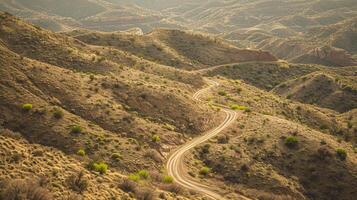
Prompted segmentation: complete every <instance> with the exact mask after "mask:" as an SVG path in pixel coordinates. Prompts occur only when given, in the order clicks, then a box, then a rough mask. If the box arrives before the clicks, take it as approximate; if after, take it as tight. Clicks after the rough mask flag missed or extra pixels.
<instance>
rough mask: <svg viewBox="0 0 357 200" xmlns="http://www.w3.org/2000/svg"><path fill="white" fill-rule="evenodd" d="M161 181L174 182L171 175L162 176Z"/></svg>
mask: <svg viewBox="0 0 357 200" xmlns="http://www.w3.org/2000/svg"><path fill="white" fill-rule="evenodd" d="M162 182H164V183H173V182H174V178H173V177H172V176H168V175H166V176H164V177H163V178H162Z"/></svg>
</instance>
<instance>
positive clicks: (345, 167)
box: [0, 0, 357, 200]
mask: <svg viewBox="0 0 357 200" xmlns="http://www.w3.org/2000/svg"><path fill="white" fill-rule="evenodd" d="M36 2H37V3H38V4H37V5H41V9H40V8H39V7H36V6H34V5H35V4H31V5H28V2H27V1H26V2H24V1H18V0H14V1H9V0H6V1H4V3H1V4H0V5H1V9H3V8H4V7H5V8H6V9H9V8H11V9H14V8H18V10H26V13H27V14H29V13H35V14H34V15H32V14H31V15H28V16H38V14H39V13H41V16H46V15H50V13H53V12H52V11H51V9H53V6H54V5H57V4H52V3H51V1H40V0H38V1H37V0H36ZM58 2H59V3H61V1H58ZM87 2H90V3H89V4H87ZM137 2H138V3H142V4H140V5H141V6H144V5H148V4H145V2H143V1H137ZM158 2H161V1H158ZM175 2H176V3H177V1H167V2H166V3H165V4H163V5H162V6H158V7H153V8H152V9H154V10H155V11H150V10H146V11H145V12H159V11H160V13H161V12H165V13H175V12H176V13H177V12H178V10H180V11H182V14H183V16H185V20H187V21H189V20H190V19H191V17H192V19H198V18H200V19H201V18H202V19H205V18H204V17H203V16H207V19H206V20H209V18H210V17H209V16H210V12H208V13H206V12H204V11H205V9H204V8H208V7H209V8H212V7H215V8H216V10H220V7H222V6H226V7H229V8H231V7H236V6H237V4H236V3H237V2H236V1H219V2H218V1H209V2H208V3H207V2H206V1H197V2H196V3H195V2H192V1H190V0H185V1H183V2H182V4H180V6H177V7H173V5H174V4H173V3H175ZM242 2H243V1H242ZM329 2H330V1H329ZM331 2H334V1H331ZM346 2H347V3H348V1H346ZM117 3H123V4H117ZM124 3H125V4H124ZM146 3H147V2H146ZM317 3H318V2H315V1H312V2H311V3H310V4H309V5H310V6H311V8H314V10H309V9H307V10H306V12H308V13H310V12H312V11H316V9H323V11H321V12H325V11H326V12H328V10H331V9H332V10H333V9H334V8H335V7H336V6H337V5H336V4H331V5H334V6H333V7H328V6H327V7H325V6H317V7H316V5H318V4H317ZM320 3H321V2H320ZM73 4H79V5H82V6H84V5H86V6H87V5H91V6H93V7H89V8H88V7H86V6H84V7H77V6H74V5H73V9H74V8H78V9H79V8H86V9H88V10H86V12H84V13H75V11H73V10H69V11H70V12H68V13H66V12H64V10H65V9H66V8H63V9H61V10H62V11H61V12H60V11H59V10H56V14H55V15H54V14H53V15H51V16H52V17H53V18H51V17H49V18H47V17H46V19H51V20H52V19H53V20H58V19H61V20H67V19H69V20H68V21H67V22H71V23H72V22H74V23H78V21H82V22H84V21H86V20H89V21H90V20H93V18H92V17H93V15H94V16H96V17H98V16H103V15H106V14H108V13H109V12H108V8H110V7H112V6H113V5H115V6H116V7H115V8H117V9H120V8H122V6H123V7H125V8H132V7H133V5H132V4H131V3H130V2H128V1H116V0H111V1H104V0H98V1H97V0H95V1H92V0H90V1H89V0H88V1H86V0H80V1H77V0H76V1H73ZM244 4H245V5H246V6H251V10H249V11H252V9H253V8H254V9H256V8H255V6H256V5H260V6H261V7H262V9H263V8H265V10H264V9H263V10H260V11H259V12H263V11H265V12H263V13H265V14H269V15H272V14H276V15H277V14H279V12H278V13H275V12H272V11H271V12H268V11H269V9H271V4H273V5H277V4H274V2H270V4H269V3H267V2H266V1H249V2H246V1H244ZM25 5H26V7H28V8H26V9H24V6H25ZM188 5H190V8H193V9H194V10H192V12H190V11H187V12H184V10H186V7H185V6H188ZM289 5H290V4H283V8H284V9H287V8H289V7H288V6H289ZM292 5H295V6H296V9H297V10H299V9H302V8H305V7H304V6H305V5H306V2H305V1H296V2H294V4H292ZM339 5H340V4H339ZM341 5H342V4H341ZM343 5H345V4H343ZM19 6H22V7H19ZM60 6H67V7H70V6H71V4H61V5H60ZM134 7H135V6H134ZM238 7H239V6H238ZM345 7H352V5H351V4H346V5H345ZM30 8H31V9H30ZM61 8H62V7H61ZM71 9H72V8H71ZM103 9H104V11H103ZM135 9H142V8H135ZM254 9H253V10H254ZM279 9H280V8H279ZM110 11H113V10H110ZM116 11H118V10H116ZM116 11H115V12H116ZM132 11H133V10H132ZM199 11H202V13H201V12H199ZM210 11H211V10H210ZM228 11H229V10H227V12H228ZM113 12H114V11H113ZM257 12H258V11H257ZM119 13H120V12H119ZM204 13H205V14H207V15H205V14H204ZM232 13H233V12H232ZM232 13H231V14H232ZM253 13H254V12H253ZM285 13H286V12H282V11H281V12H280V15H284V14H285ZM292 13H293V12H292ZM117 14H118V13H117ZM194 14H197V16H196V17H195V15H194ZM216 14H217V13H216ZM221 14H223V13H221ZM59 15H63V16H62V17H64V18H62V17H60V18H59ZM65 15H68V16H65ZM160 15H161V14H160ZM108 16H111V15H108ZM114 16H115V15H114ZM120 16H121V15H120ZM150 16H151V15H150ZM189 16H190V17H189ZM218 16H220V15H216V17H217V18H218ZM121 17H123V16H121ZM176 17H177V18H180V17H179V16H176ZM95 19H97V18H95ZM249 19H251V20H253V21H254V20H257V19H254V18H249ZM296 19H300V18H296ZM61 20H60V21H58V22H59V24H60V26H61V27H63V26H66V27H69V28H68V29H66V30H68V31H66V32H61V33H55V32H52V31H50V30H46V29H43V28H41V27H39V26H36V25H33V24H31V23H28V22H26V21H23V20H22V19H19V18H16V17H14V16H13V15H11V14H8V13H0V77H1V79H0V110H1V112H0V155H1V156H0V199H1V200H16V199H19V198H24V199H41V200H52V199H76V200H77V199H93V200H94V199H103V200H104V199H137V200H143V199H145V200H152V199H167V200H173V199H182V200H186V199H193V200H199V199H205V198H207V197H205V196H204V195H203V194H202V193H201V192H200V191H199V190H195V188H183V187H182V185H180V184H179V183H178V181H177V180H176V179H174V178H173V177H172V176H169V172H168V171H169V170H166V167H165V166H166V163H167V160H168V158H169V157H170V155H171V154H173V152H174V151H175V149H177V148H178V147H181V145H184V144H186V145H187V144H188V145H189V146H192V143H188V142H189V141H192V140H194V141H195V139H197V138H198V139H200V138H201V137H199V136H202V137H203V138H205V137H208V136H209V134H208V133H212V132H216V133H217V136H216V137H212V138H209V139H208V140H206V141H204V142H203V143H202V144H200V145H199V146H197V147H196V148H193V147H192V148H191V149H189V150H190V151H186V152H185V153H184V154H183V158H182V160H181V161H180V160H178V162H180V163H179V164H177V165H178V168H179V170H180V171H181V170H182V171H183V172H184V173H185V176H184V177H185V178H187V177H188V179H189V180H195V181H197V182H198V183H199V184H205V185H206V184H208V185H210V186H214V188H215V190H214V191H218V192H217V193H218V194H219V195H222V196H223V197H224V198H226V199H239V198H241V197H242V196H245V197H246V198H250V199H331V198H333V199H337V198H341V199H347V200H350V199H351V200H352V199H354V197H355V196H356V191H355V188H356V187H357V177H356V174H357V168H356V166H357V157H356V152H357V151H356V145H357V137H356V134H355V133H356V130H357V118H356V79H355V76H356V67H354V66H351V67H341V66H340V67H331V66H323V65H316V64H292V63H289V62H287V61H281V60H277V59H276V58H275V57H274V56H273V55H272V54H271V53H269V52H266V51H262V50H251V49H244V48H238V47H236V46H234V45H232V44H231V43H229V42H228V41H226V40H224V39H222V38H219V37H216V36H213V35H209V34H204V33H198V32H194V31H187V30H185V31H184V30H169V29H155V30H153V31H151V32H147V33H141V31H140V30H138V29H132V30H131V31H127V32H118V31H116V32H101V31H99V30H96V31H93V30H86V29H80V30H71V29H72V28H73V27H77V26H69V25H68V26H67V25H64V23H63V21H61ZM175 20H178V19H175ZM185 20H183V21H185ZM210 20H212V18H211V19H210ZM286 20H289V19H286ZM300 20H302V21H304V20H303V19H300ZM114 21H115V20H114ZM155 21H156V20H155ZM228 21H229V20H228ZM321 21H323V20H322V19H321ZM116 22H117V21H116ZM156 22H157V21H156ZM102 23H103V25H104V26H106V24H105V23H104V22H103V21H102V22H100V21H97V25H100V24H102ZM197 23H199V22H198V21H197ZM287 23H288V22H287ZM321 23H322V22H321ZM149 24H150V23H149ZM202 24H203V23H202ZM97 25H93V27H96V26H97ZM107 25H108V26H106V27H112V26H113V27H116V24H115V23H114V24H112V23H108V24H107ZM203 25H204V24H203ZM222 25H223V24H222ZM125 26H126V25H125ZM197 27H198V28H199V26H197ZM95 29H97V28H95ZM108 29H110V28H108ZM61 30H64V29H61ZM282 33H284V34H293V32H290V31H289V32H286V31H279V34H282ZM264 35H265V32H263V31H262V32H259V33H258V32H257V35H256V36H254V37H256V39H257V40H259V38H260V37H261V38H260V39H263V38H264ZM243 46H245V45H244V43H243V44H242V47H243ZM312 46H313V45H312ZM339 48H342V46H340V47H339ZM344 51H349V50H346V49H345V50H344ZM292 57H294V56H292ZM208 83H210V84H208ZM213 83H214V84H213ZM205 88H206V89H205ZM197 91H200V92H199V93H197ZM194 94H195V95H194ZM197 94H200V95H199V98H198V99H199V101H198V100H197V98H193V96H195V97H197ZM222 109H223V110H222ZM226 109H229V110H230V111H229V112H233V113H234V114H235V115H234V117H229V116H228V115H227V114H226V112H228V111H227V110H226ZM223 111H225V112H223ZM227 116H228V119H227ZM235 117H237V118H235ZM227 121H231V122H232V124H230V125H229V126H223V125H224V124H223V125H222V123H224V122H227ZM219 129H221V130H220V131H218V132H217V130H219ZM207 134H208V136H207ZM194 138H195V139H194ZM196 141H197V140H196ZM184 147H185V146H184ZM177 173H179V172H177ZM207 188H209V187H207Z"/></svg>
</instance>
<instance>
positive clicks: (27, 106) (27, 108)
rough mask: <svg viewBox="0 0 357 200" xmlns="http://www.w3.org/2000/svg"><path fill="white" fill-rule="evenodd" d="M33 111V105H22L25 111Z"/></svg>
mask: <svg viewBox="0 0 357 200" xmlns="http://www.w3.org/2000/svg"><path fill="white" fill-rule="evenodd" d="M31 109H32V104H30V103H26V104H23V105H22V110H24V111H30V110H31Z"/></svg>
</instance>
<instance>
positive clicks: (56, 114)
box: [53, 108, 64, 119]
mask: <svg viewBox="0 0 357 200" xmlns="http://www.w3.org/2000/svg"><path fill="white" fill-rule="evenodd" d="M63 115H64V114H63V111H62V110H61V109H60V108H55V109H54V110H53V116H54V117H55V118H56V119H61V118H62V117H63Z"/></svg>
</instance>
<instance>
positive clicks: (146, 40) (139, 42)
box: [68, 29, 276, 69]
mask: <svg viewBox="0 0 357 200" xmlns="http://www.w3.org/2000/svg"><path fill="white" fill-rule="evenodd" d="M68 35H70V36H74V37H75V38H77V39H79V40H81V41H83V42H85V43H89V44H93V45H101V46H112V47H114V48H116V49H119V50H122V51H128V52H130V53H132V54H134V55H137V56H139V57H143V58H145V59H148V60H151V61H153V62H159V63H161V64H164V65H169V66H174V67H177V68H183V69H200V68H205V67H208V66H214V65H220V64H226V63H236V62H245V61H252V60H255V61H275V60H276V58H275V57H274V56H272V55H270V54H269V53H268V52H262V51H254V50H243V49H238V48H236V47H234V46H232V45H229V44H227V43H225V42H224V41H222V40H219V39H217V38H211V37H209V36H204V35H200V34H195V33H190V32H184V31H178V30H163V29H160V30H155V31H153V32H151V33H148V34H145V35H135V34H127V33H99V32H86V31H75V32H72V33H68Z"/></svg>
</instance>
